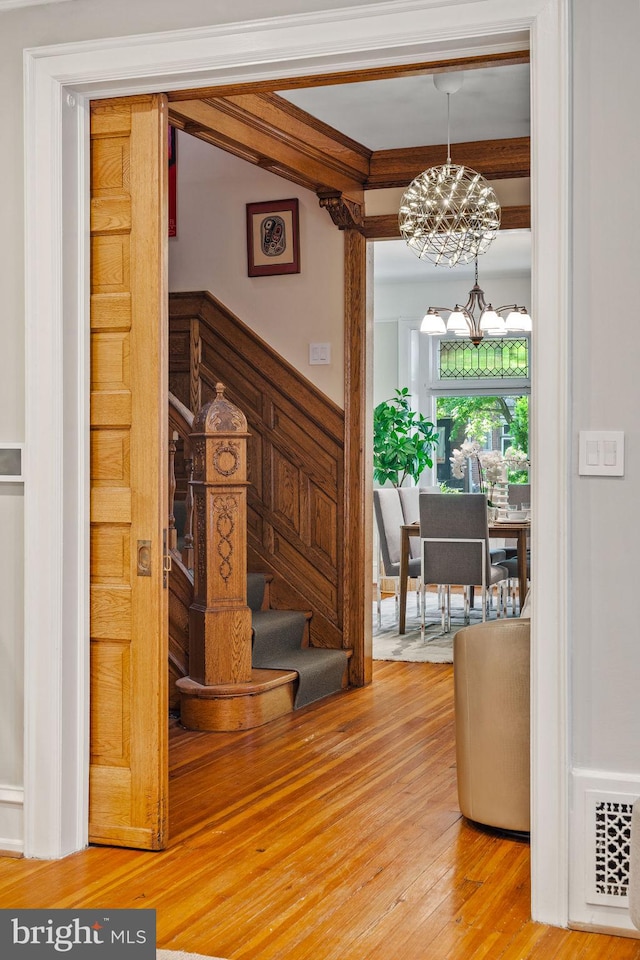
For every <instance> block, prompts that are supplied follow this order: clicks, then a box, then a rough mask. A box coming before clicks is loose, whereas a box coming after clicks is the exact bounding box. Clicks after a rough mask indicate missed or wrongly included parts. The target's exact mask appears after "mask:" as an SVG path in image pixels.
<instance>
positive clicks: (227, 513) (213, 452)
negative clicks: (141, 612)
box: [189, 383, 251, 686]
mask: <svg viewBox="0 0 640 960" xmlns="http://www.w3.org/2000/svg"><path fill="white" fill-rule="evenodd" d="M247 437H248V433H247V420H246V417H245V416H244V414H243V413H242V412H241V411H240V410H239V409H238V408H237V407H236V406H234V405H233V404H232V403H230V402H229V401H228V400H226V399H225V397H224V385H223V384H221V383H217V384H216V396H215V399H213V400H211V401H209V403H207V404H205V406H204V407H202V408H201V409H200V410H199V411H198V413H197V414H196V416H195V417H194V421H193V433H192V434H191V449H192V452H193V480H192V484H191V486H192V490H193V505H194V579H195V582H194V595H193V603H192V604H191V607H190V609H189V675H190V678H191V680H192V681H195V682H196V683H198V684H202V685H205V686H207V685H212V684H221V683H243V682H246V681H249V680H251V611H250V610H249V607H248V606H247V486H248V481H247Z"/></svg>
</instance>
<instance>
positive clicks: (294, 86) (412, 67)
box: [167, 50, 530, 103]
mask: <svg viewBox="0 0 640 960" xmlns="http://www.w3.org/2000/svg"><path fill="white" fill-rule="evenodd" d="M529 59H530V56H529V51H528V50H514V51H512V52H504V53H486V54H482V55H480V56H474V55H472V56H466V57H457V58H456V59H451V58H447V59H443V60H432V61H430V62H429V61H426V62H425V61H424V60H422V61H418V62H416V63H407V64H394V65H392V66H385V67H374V68H371V69H365V70H347V71H345V72H344V73H325V74H317V75H316V74H307V75H305V76H302V77H287V78H286V79H282V77H280V78H279V79H277V80H260V81H257V82H255V83H236V84H227V85H225V84H218V85H216V86H210V87H201V88H199V89H195V90H173V91H171V92H170V93H167V98H168V99H169V102H170V103H176V102H178V101H180V100H203V99H209V98H210V97H231V96H235V95H236V94H243V93H265V92H277V91H278V90H299V89H300V88H303V87H327V86H335V85H336V84H340V83H363V82H367V81H369V80H389V79H392V78H394V77H412V76H422V75H424V76H429V75H431V74H434V73H446V72H448V71H452V70H479V69H488V68H489V67H508V66H511V65H513V64H518V63H529Z"/></svg>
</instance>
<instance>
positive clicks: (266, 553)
mask: <svg viewBox="0 0 640 960" xmlns="http://www.w3.org/2000/svg"><path fill="white" fill-rule="evenodd" d="M194 325H197V327H198V337H197V342H198V349H199V356H198V363H197V367H198V374H199V385H200V391H201V397H202V402H203V403H206V402H207V401H208V400H210V399H211V398H212V397H213V396H214V394H215V384H216V382H217V381H219V380H220V381H222V382H223V383H224V384H225V386H226V390H225V394H226V396H227V397H228V398H229V399H230V400H231V401H232V402H233V403H235V404H237V406H238V407H239V408H240V409H241V410H242V412H243V413H244V414H245V416H246V417H247V422H248V429H249V433H250V439H249V443H248V461H249V463H248V478H249V481H250V486H249V489H248V504H247V506H248V518H247V535H248V561H249V569H250V570H253V571H260V572H263V573H266V574H270V575H271V576H272V577H273V580H272V583H271V598H272V603H273V604H274V606H279V607H283V608H288V609H293V610H310V611H311V612H312V614H313V615H312V619H311V623H310V642H311V645H312V646H318V647H330V648H334V649H336V648H337V649H340V648H343V647H344V646H345V639H344V632H343V616H344V614H343V608H344V605H345V601H344V591H345V589H347V590H348V585H345V581H344V564H343V550H342V547H341V546H340V545H341V544H342V543H343V542H344V528H343V513H344V511H343V508H342V504H343V498H344V485H343V476H344V414H343V411H342V410H341V409H340V408H339V407H338V406H336V404H335V403H333V401H331V400H330V399H329V398H327V397H326V396H324V395H323V394H322V393H321V392H320V391H319V390H318V389H317V388H316V387H315V386H314V385H313V384H312V383H311V382H310V381H309V380H307V379H306V378H305V377H303V376H302V375H301V374H300V373H299V372H298V371H297V370H295V369H294V368H293V367H292V366H291V365H290V364H288V363H287V362H286V361H285V360H283V358H282V357H280V356H279V355H278V354H277V353H276V352H275V351H274V350H273V349H272V348H271V347H270V346H269V345H268V344H267V343H265V342H264V341H263V340H262V339H261V338H260V337H258V336H256V334H255V333H254V332H253V331H252V330H251V329H250V328H249V327H247V326H246V324H244V323H242V321H240V320H239V319H238V318H237V317H235V316H234V315H233V314H232V313H231V312H230V311H229V310H227V309H226V308H225V307H224V305H223V304H221V303H220V302H219V301H217V300H216V299H215V297H213V296H212V295H211V294H209V293H202V292H198V293H176V294H171V296H170V298H169V331H170V332H169V337H170V342H171V352H170V356H171V360H170V368H169V383H170V389H171V390H172V392H175V393H176V395H177V396H178V397H179V399H180V400H181V401H182V402H183V403H188V400H189V395H191V394H193V393H194V387H193V384H192V385H191V386H190V389H189V390H187V389H186V384H185V383H184V379H183V378H184V375H185V374H186V372H187V371H188V370H193V368H194V364H193V363H192V362H191V360H190V357H189V356H187V355H186V349H187V340H186V337H185V333H186V331H187V330H191V331H192V336H191V344H192V345H193V342H194V337H193V329H194ZM356 682H357V681H356Z"/></svg>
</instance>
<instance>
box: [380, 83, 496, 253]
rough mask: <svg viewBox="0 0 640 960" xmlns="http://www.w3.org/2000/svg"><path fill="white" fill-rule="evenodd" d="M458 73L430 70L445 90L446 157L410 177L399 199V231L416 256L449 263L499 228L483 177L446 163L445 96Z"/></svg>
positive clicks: (482, 247) (486, 242)
mask: <svg viewBox="0 0 640 960" xmlns="http://www.w3.org/2000/svg"><path fill="white" fill-rule="evenodd" d="M462 80H463V75H462V74H461V73H441V74H436V75H435V76H434V78H433V82H434V84H435V86H436V88H437V89H438V90H439V91H440V92H442V93H446V95H447V162H446V163H445V164H443V165H441V166H437V167H430V168H429V169H428V170H424V171H423V172H422V173H421V174H420V175H419V176H417V177H416V178H415V180H412V181H411V183H410V184H409V186H408V187H407V189H406V190H405V192H404V194H403V195H402V200H401V203H400V211H399V214H398V221H399V225H400V233H401V234H402V236H403V238H404V240H405V241H406V243H407V246H408V247H409V248H410V249H411V250H412V251H413V252H414V253H415V255H416V256H417V257H420V259H423V260H429V261H430V262H431V263H434V264H436V265H437V266H440V265H442V266H448V267H455V266H456V265H457V264H458V263H469V262H470V261H471V260H474V259H475V258H477V257H478V256H480V255H481V254H483V253H486V251H487V250H488V248H489V246H490V244H491V242H492V240H493V239H494V237H495V236H496V234H497V232H498V230H499V229H500V215H501V211H500V204H499V202H498V198H497V196H496V193H495V191H494V189H493V187H492V186H491V184H490V183H489V182H488V180H485V178H484V177H483V176H482V175H481V174H479V173H476V171H475V170H471V169H470V168H469V167H464V166H458V165H457V164H455V163H452V162H451V137H450V131H449V116H450V97H451V94H452V93H456V92H457V91H458V90H459V89H460V87H461V86H462Z"/></svg>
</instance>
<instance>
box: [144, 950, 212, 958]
mask: <svg viewBox="0 0 640 960" xmlns="http://www.w3.org/2000/svg"><path fill="white" fill-rule="evenodd" d="M156 960H223V958H222V957H206V956H205V955H204V954H203V953H185V952H184V951H183V950H156Z"/></svg>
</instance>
